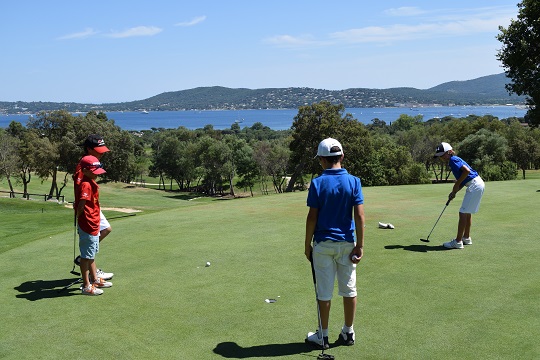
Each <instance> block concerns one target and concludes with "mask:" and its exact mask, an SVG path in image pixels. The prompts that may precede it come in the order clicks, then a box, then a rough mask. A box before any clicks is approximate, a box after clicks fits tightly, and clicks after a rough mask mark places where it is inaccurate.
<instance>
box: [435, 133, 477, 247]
mask: <svg viewBox="0 0 540 360" xmlns="http://www.w3.org/2000/svg"><path fill="white" fill-rule="evenodd" d="M435 157H438V158H439V159H441V160H442V161H445V162H448V165H449V166H450V170H452V174H453V175H454V177H455V178H456V182H455V183H454V187H453V188H452V192H451V193H450V194H449V195H448V200H453V199H454V198H455V197H456V193H457V192H458V191H459V190H461V189H462V188H463V187H466V188H467V190H466V191H465V196H464V197H463V202H462V204H461V208H460V209H459V222H458V231H457V235H456V237H455V239H452V240H450V241H448V242H445V243H444V244H443V246H444V247H445V248H448V249H463V245H472V240H471V225H472V214H476V213H477V212H478V209H479V208H480V201H481V200H482V195H484V188H485V185H484V181H483V180H482V178H481V177H480V176H479V175H478V173H477V172H476V171H475V170H474V169H473V168H472V167H470V166H469V164H467V163H466V162H465V161H464V160H463V159H461V158H460V157H458V156H456V155H455V153H454V150H453V149H452V146H450V144H448V143H445V142H443V143H440V144H439V146H437V149H436V150H435Z"/></svg>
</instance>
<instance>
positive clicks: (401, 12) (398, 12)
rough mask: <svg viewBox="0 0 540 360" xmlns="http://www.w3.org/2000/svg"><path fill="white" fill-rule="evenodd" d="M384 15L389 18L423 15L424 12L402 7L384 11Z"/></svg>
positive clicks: (415, 8) (410, 7)
mask: <svg viewBox="0 0 540 360" xmlns="http://www.w3.org/2000/svg"><path fill="white" fill-rule="evenodd" d="M384 13H385V14H386V15H389V16H415V15H422V14H425V13H426V11H424V10H422V9H420V8H417V7H412V6H403V7H399V8H391V9H388V10H385V11H384Z"/></svg>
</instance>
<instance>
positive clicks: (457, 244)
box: [443, 239, 463, 249]
mask: <svg viewBox="0 0 540 360" xmlns="http://www.w3.org/2000/svg"><path fill="white" fill-rule="evenodd" d="M443 246H444V247H445V248H447V249H463V243H462V242H457V241H456V239H452V241H448V242H445V243H443Z"/></svg>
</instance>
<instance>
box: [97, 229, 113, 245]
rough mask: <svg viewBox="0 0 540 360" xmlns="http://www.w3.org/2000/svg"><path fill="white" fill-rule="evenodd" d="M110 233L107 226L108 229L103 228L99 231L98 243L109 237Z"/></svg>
mask: <svg viewBox="0 0 540 360" xmlns="http://www.w3.org/2000/svg"><path fill="white" fill-rule="evenodd" d="M111 231H112V228H111V227H110V226H109V227H108V228H105V229H103V230H100V231H99V241H100V242H101V240H103V239H105V238H106V237H107V235H109V234H110V233H111Z"/></svg>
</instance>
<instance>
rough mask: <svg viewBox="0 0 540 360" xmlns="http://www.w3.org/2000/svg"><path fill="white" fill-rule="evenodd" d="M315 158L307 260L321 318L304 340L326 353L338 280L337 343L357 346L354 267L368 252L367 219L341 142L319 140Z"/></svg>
mask: <svg viewBox="0 0 540 360" xmlns="http://www.w3.org/2000/svg"><path fill="white" fill-rule="evenodd" d="M316 157H317V159H318V161H319V163H320V164H321V166H322V168H323V172H322V174H321V175H320V176H318V177H316V178H315V179H313V180H312V181H311V184H310V186H309V190H308V197H307V206H308V207H309V211H308V215H307V219H306V236H305V251H304V254H305V256H306V258H307V259H308V261H309V260H310V259H311V258H312V259H313V262H312V266H313V281H314V283H315V293H316V297H317V305H318V309H317V310H318V313H319V314H318V315H319V316H318V318H319V319H320V320H319V324H318V330H317V331H316V332H309V333H308V334H307V337H306V339H305V341H306V342H307V343H310V344H312V345H314V346H316V347H317V348H320V349H322V350H323V354H324V350H325V349H328V348H329V347H330V344H329V341H328V337H329V330H328V324H329V317H330V305H331V300H332V295H333V290H334V279H336V278H337V281H338V288H339V295H340V296H342V297H343V310H344V318H345V319H344V325H343V327H342V328H341V331H340V334H339V337H338V341H341V342H342V343H343V344H344V345H354V343H355V332H354V327H353V324H354V318H355V314H356V295H357V291H356V264H358V262H359V261H360V260H361V259H362V256H363V254H364V223H365V217H364V205H363V203H364V197H363V194H362V185H361V181H360V179H359V178H357V177H355V176H352V175H350V174H349V173H348V172H347V170H345V169H344V168H342V167H341V163H342V161H343V158H344V152H343V147H342V146H341V144H340V143H339V141H337V140H335V139H332V138H327V139H325V140H323V141H321V143H320V144H319V146H318V150H317V155H316ZM355 234H356V238H355ZM323 354H321V355H323Z"/></svg>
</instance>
